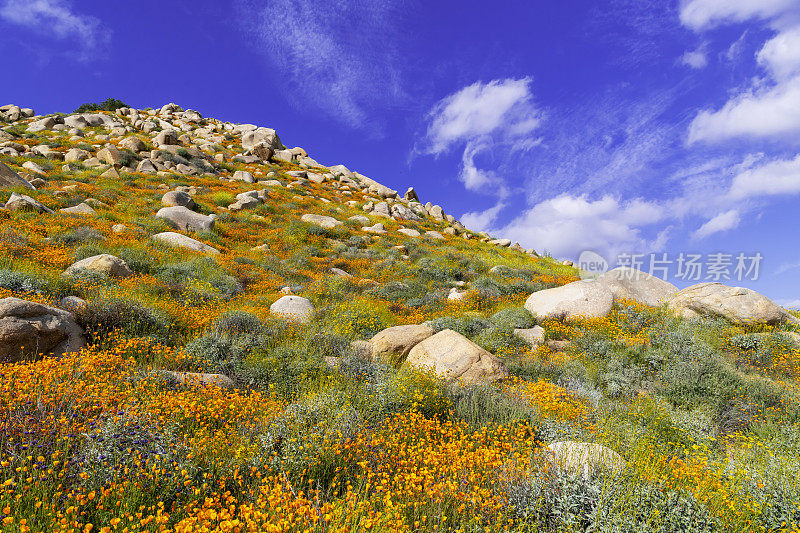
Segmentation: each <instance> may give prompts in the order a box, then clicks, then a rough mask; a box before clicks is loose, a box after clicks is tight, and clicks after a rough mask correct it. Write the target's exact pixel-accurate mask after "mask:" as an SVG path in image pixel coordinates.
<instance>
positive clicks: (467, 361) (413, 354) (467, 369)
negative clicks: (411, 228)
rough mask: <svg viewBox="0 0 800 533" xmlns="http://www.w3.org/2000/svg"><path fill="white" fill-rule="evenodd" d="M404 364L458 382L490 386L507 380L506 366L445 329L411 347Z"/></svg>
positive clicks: (469, 341)
mask: <svg viewBox="0 0 800 533" xmlns="http://www.w3.org/2000/svg"><path fill="white" fill-rule="evenodd" d="M406 364H408V365H409V366H412V367H415V368H417V369H422V370H432V371H433V373H434V374H436V376H438V377H440V378H442V379H445V380H447V381H450V382H457V383H464V384H470V383H492V382H495V381H499V380H502V379H506V378H508V377H509V373H508V369H507V368H506V365H505V363H504V362H503V361H502V360H501V359H499V358H498V357H496V356H494V355H492V354H491V353H489V352H487V351H486V350H484V349H483V348H481V347H480V346H478V345H477V344H475V343H474V342H472V341H471V340H469V339H468V338H466V337H464V336H463V335H461V334H460V333H457V332H455V331H453V330H450V329H445V330H442V331H440V332H439V333H437V334H435V335H433V336H431V337H428V338H427V339H425V340H424V341H422V342H420V343H419V344H417V345H416V346H414V347H413V348H412V349H411V351H410V352H409V353H408V357H406Z"/></svg>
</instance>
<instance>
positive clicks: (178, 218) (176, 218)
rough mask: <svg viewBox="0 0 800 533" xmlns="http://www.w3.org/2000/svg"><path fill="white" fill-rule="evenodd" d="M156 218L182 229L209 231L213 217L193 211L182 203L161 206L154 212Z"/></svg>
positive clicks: (212, 224)
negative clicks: (172, 205)
mask: <svg viewBox="0 0 800 533" xmlns="http://www.w3.org/2000/svg"><path fill="white" fill-rule="evenodd" d="M156 218H162V219H164V220H166V221H168V222H169V223H171V224H172V225H173V226H175V227H177V228H178V229H180V230H183V231H194V232H198V233H199V232H201V231H211V230H212V229H214V219H213V218H211V217H209V216H206V215H201V214H200V213H195V212H194V211H192V210H190V209H187V208H186V207H184V206H182V205H177V206H174V207H162V208H161V209H159V210H158V213H156Z"/></svg>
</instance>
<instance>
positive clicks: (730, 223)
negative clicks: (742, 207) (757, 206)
mask: <svg viewBox="0 0 800 533" xmlns="http://www.w3.org/2000/svg"><path fill="white" fill-rule="evenodd" d="M740 221H741V219H740V217H739V211H737V210H736V209H731V210H730V211H725V212H724V213H720V214H719V215H717V216H715V217H714V218H712V219H711V220H709V221H708V222H706V223H705V224H703V225H702V226H700V227H699V228H698V229H697V231H695V232H694V233H692V238H694V239H705V238H706V237H709V236H711V235H713V234H715V233H719V232H721V231H728V230H731V229H734V228H736V227H738V226H739V222H740Z"/></svg>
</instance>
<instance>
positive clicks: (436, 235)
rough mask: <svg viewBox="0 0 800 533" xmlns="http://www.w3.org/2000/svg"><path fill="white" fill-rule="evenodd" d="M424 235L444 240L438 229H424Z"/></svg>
mask: <svg viewBox="0 0 800 533" xmlns="http://www.w3.org/2000/svg"><path fill="white" fill-rule="evenodd" d="M425 236H426V237H430V238H431V239H436V240H439V241H441V240H444V235H442V234H441V233H439V232H438V231H433V230H431V231H426V232H425Z"/></svg>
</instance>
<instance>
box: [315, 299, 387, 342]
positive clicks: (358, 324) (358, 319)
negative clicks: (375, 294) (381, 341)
mask: <svg viewBox="0 0 800 533" xmlns="http://www.w3.org/2000/svg"><path fill="white" fill-rule="evenodd" d="M326 311H327V315H328V319H327V320H326V322H327V323H328V324H330V326H331V329H332V331H333V332H334V333H336V334H337V335H340V336H343V337H348V338H359V339H368V338H370V337H372V336H374V335H375V334H376V333H378V332H379V331H381V330H384V329H386V328H388V327H389V326H392V325H394V317H393V316H392V314H391V312H389V309H388V308H387V307H386V306H385V305H384V304H381V303H380V302H375V301H366V300H355V301H347V302H342V303H340V304H338V305H336V306H334V307H332V308H330V309H329V310H326ZM323 314H324V313H323Z"/></svg>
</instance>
